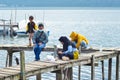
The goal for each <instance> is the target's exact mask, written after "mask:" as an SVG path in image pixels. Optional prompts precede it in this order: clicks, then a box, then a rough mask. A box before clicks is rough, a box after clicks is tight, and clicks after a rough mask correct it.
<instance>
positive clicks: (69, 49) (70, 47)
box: [63, 45, 72, 54]
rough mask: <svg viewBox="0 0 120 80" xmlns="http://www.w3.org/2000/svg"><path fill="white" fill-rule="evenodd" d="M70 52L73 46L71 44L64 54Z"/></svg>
mask: <svg viewBox="0 0 120 80" xmlns="http://www.w3.org/2000/svg"><path fill="white" fill-rule="evenodd" d="M69 52H72V46H71V45H70V46H68V50H67V51H65V52H63V54H67V53H69Z"/></svg>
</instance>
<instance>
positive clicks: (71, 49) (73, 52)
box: [58, 36, 79, 60]
mask: <svg viewBox="0 0 120 80" xmlns="http://www.w3.org/2000/svg"><path fill="white" fill-rule="evenodd" d="M59 41H60V42H61V44H62V45H63V50H62V51H58V56H59V58H60V59H62V60H70V59H78V57H79V52H78V50H77V48H76V47H75V45H74V44H73V43H72V42H71V41H70V40H69V39H68V38H67V37H66V36H61V37H60V38H59Z"/></svg>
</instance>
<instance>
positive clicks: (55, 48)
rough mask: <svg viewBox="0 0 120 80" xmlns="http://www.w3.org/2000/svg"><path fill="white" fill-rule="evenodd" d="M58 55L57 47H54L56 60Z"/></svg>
mask: <svg viewBox="0 0 120 80" xmlns="http://www.w3.org/2000/svg"><path fill="white" fill-rule="evenodd" d="M57 56H58V55H57V46H56V45H54V58H56V57H57Z"/></svg>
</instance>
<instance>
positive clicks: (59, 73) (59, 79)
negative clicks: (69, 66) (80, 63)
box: [56, 70, 64, 80]
mask: <svg viewBox="0 0 120 80" xmlns="http://www.w3.org/2000/svg"><path fill="white" fill-rule="evenodd" d="M63 78H64V75H63V71H62V70H58V71H56V80H63Z"/></svg>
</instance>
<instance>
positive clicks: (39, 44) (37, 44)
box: [33, 23, 48, 61]
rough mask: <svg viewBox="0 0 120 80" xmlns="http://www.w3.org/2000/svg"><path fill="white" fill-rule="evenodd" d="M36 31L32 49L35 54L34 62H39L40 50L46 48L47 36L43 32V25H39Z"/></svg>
mask: <svg viewBox="0 0 120 80" xmlns="http://www.w3.org/2000/svg"><path fill="white" fill-rule="evenodd" d="M38 29H39V30H38V31H36V32H35V34H34V36H33V49H34V53H35V61H38V60H40V56H39V55H40V53H41V51H42V49H43V48H44V47H45V46H46V43H47V42H48V36H47V34H46V33H45V31H44V25H43V24H42V23H40V24H39V25H38Z"/></svg>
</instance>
